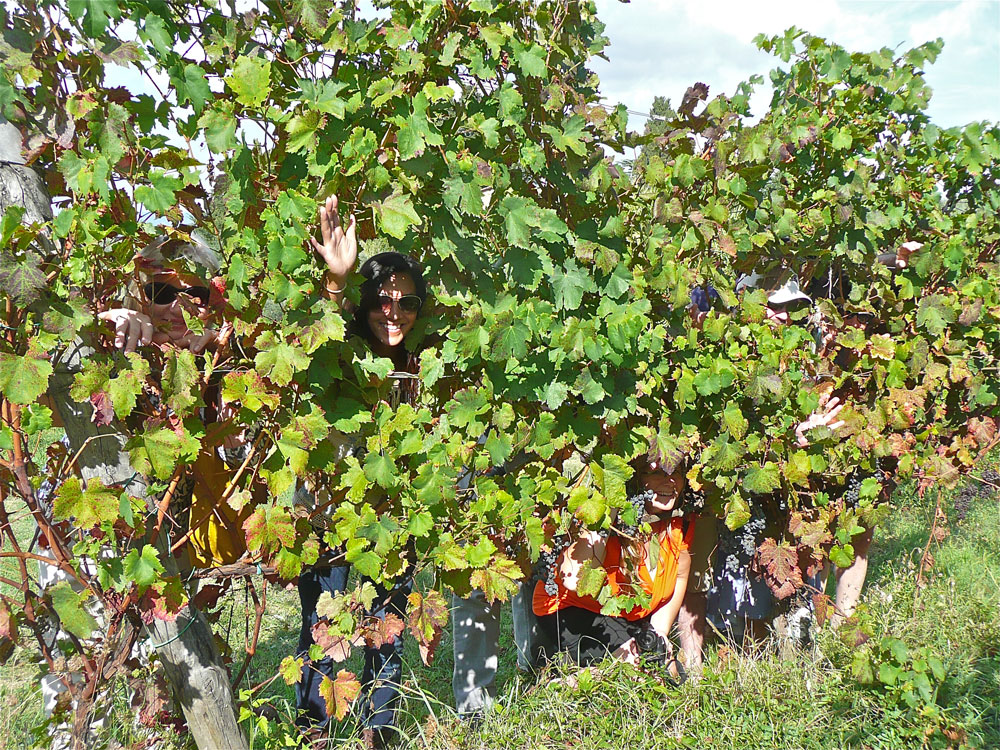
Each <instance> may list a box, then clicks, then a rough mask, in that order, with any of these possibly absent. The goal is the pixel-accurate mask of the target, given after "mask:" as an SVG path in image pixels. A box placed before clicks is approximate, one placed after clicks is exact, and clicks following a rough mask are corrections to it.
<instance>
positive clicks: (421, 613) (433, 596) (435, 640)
mask: <svg viewBox="0 0 1000 750" xmlns="http://www.w3.org/2000/svg"><path fill="white" fill-rule="evenodd" d="M406 599H407V601H408V602H409V606H408V607H407V610H408V612H407V618H406V624H407V627H409V629H410V633H412V634H413V637H414V638H416V639H417V646H418V647H419V649H420V659H421V661H423V663H424V664H426V665H428V666H430V663H431V660H433V659H434V652H435V651H436V650H437V647H438V644H439V643H440V642H441V634H442V633H443V632H444V626H445V625H446V624H447V623H448V604H447V602H445V599H444V596H442V595H441V592H440V591H437V590H436V589H431V590H430V591H428V592H427V593H426V594H421V593H420V592H419V591H414V592H412V593H411V594H410V595H409V596H408V597H407V598H406Z"/></svg>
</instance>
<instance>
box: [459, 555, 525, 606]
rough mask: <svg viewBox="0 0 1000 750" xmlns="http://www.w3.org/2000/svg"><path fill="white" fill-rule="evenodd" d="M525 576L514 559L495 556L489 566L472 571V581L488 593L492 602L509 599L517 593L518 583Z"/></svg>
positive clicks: (487, 597) (475, 586) (474, 585)
mask: <svg viewBox="0 0 1000 750" xmlns="http://www.w3.org/2000/svg"><path fill="white" fill-rule="evenodd" d="M523 577H524V576H523V575H522V573H521V569H520V568H519V567H518V566H517V563H515V562H514V561H513V560H510V559H508V558H506V557H495V558H493V560H492V561H491V562H490V566H489V567H488V568H484V569H482V570H475V571H473V572H472V577H471V579H470V580H471V583H472V586H473V588H477V589H479V590H480V591H482V592H483V593H484V594H485V595H486V600H487V601H489V602H490V603H492V602H495V601H497V600H500V601H507V600H508V599H509V598H510V597H511V596H513V595H514V594H516V593H517V584H518V581H520V580H521V579H522V578H523Z"/></svg>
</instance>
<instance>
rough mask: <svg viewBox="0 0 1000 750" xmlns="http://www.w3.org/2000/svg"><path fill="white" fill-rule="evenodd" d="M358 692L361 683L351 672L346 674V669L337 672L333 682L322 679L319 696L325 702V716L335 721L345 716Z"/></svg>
mask: <svg viewBox="0 0 1000 750" xmlns="http://www.w3.org/2000/svg"><path fill="white" fill-rule="evenodd" d="M360 692H361V683H360V682H358V681H357V679H356V678H355V677H354V673H353V672H348V671H347V670H346V669H341V670H340V671H339V672H337V679H335V680H331V679H330V678H329V677H324V678H323V682H321V683H320V686H319V694H320V695H321V696H322V697H323V700H324V701H326V712H327V714H329V715H330V716H333V717H334V718H335V719H336V720H337V721H341V720H342V719H343V718H344V717H345V716H347V709H348V708H349V707H350V705H351V703H353V702H354V699H355V698H357V697H358V693H360Z"/></svg>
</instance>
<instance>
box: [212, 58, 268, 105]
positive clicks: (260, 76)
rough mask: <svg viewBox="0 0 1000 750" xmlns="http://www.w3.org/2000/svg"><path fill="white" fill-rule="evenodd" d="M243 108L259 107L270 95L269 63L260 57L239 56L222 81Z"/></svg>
mask: <svg viewBox="0 0 1000 750" xmlns="http://www.w3.org/2000/svg"><path fill="white" fill-rule="evenodd" d="M224 80H225V81H226V85H228V86H229V88H230V89H231V90H232V92H233V93H234V94H236V101H238V102H239V103H240V104H242V105H243V106H244V107H259V106H260V105H261V104H263V103H264V100H265V99H267V97H268V95H269V94H270V93H271V63H270V61H269V60H265V59H264V58H262V57H249V56H247V55H240V56H239V57H237V58H236V64H235V65H234V66H233V72H232V73H230V74H229V75H228V76H226V77H225V79H224Z"/></svg>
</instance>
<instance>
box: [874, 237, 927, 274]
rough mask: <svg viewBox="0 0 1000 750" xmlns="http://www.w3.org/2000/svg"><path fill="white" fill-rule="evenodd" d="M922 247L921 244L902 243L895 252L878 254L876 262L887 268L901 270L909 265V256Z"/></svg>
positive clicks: (922, 244)
mask: <svg viewBox="0 0 1000 750" xmlns="http://www.w3.org/2000/svg"><path fill="white" fill-rule="evenodd" d="M923 246H924V243H922V242H912V241H910V242H904V243H903V244H902V245H900V246H899V247H898V248H896V252H888V253H879V256H878V261H879V263H882V264H883V265H886V266H889V268H896V269H898V270H900V271H901V270H903V269H904V268H906V267H907V266H908V265H909V264H910V256H911V255H913V254H914V253H915V252H917V251H918V250H919V249H920V248H922V247H923Z"/></svg>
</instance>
